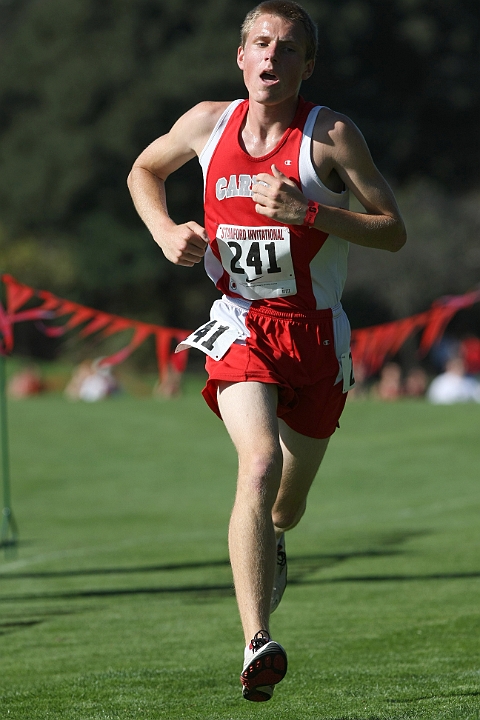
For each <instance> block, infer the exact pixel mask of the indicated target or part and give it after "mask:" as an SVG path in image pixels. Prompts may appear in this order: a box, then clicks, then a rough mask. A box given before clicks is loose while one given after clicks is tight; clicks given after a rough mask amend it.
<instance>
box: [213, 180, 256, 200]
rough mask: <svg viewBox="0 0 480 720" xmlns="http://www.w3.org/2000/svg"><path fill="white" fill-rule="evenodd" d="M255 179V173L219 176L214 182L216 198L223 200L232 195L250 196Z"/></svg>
mask: <svg viewBox="0 0 480 720" xmlns="http://www.w3.org/2000/svg"><path fill="white" fill-rule="evenodd" d="M256 181H257V177H256V175H230V178H229V179H228V180H227V178H226V177H221V178H219V179H218V180H217V182H216V184H215V194H216V196H217V200H225V198H232V197H251V196H252V185H255V183H256Z"/></svg>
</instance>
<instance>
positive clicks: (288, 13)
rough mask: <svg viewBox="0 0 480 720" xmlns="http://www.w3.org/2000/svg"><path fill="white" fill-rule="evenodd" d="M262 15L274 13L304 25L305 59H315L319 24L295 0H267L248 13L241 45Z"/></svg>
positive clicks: (243, 45) (243, 26)
mask: <svg viewBox="0 0 480 720" xmlns="http://www.w3.org/2000/svg"><path fill="white" fill-rule="evenodd" d="M261 15H274V16H276V17H281V18H284V19H285V20H288V21H289V22H292V23H294V24H295V25H299V26H301V27H303V30H304V33H305V60H307V61H308V60H315V56H316V54H317V46H318V31H317V26H316V25H315V23H314V22H313V20H312V18H311V17H310V15H309V14H308V13H307V11H306V10H304V9H303V8H302V7H301V6H300V5H298V4H297V3H296V2H293V0H265V1H264V2H261V3H260V4H259V5H257V6H256V7H254V8H253V10H250V12H249V13H247V15H246V17H245V20H244V21H243V24H242V29H241V45H242V47H243V48H244V47H245V42H246V40H247V37H248V35H249V33H250V31H251V29H252V27H253V26H254V24H255V22H256V21H257V20H258V18H259V17H260V16H261Z"/></svg>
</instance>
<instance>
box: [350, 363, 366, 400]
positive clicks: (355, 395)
mask: <svg viewBox="0 0 480 720" xmlns="http://www.w3.org/2000/svg"><path fill="white" fill-rule="evenodd" d="M353 374H354V376H355V385H354V387H353V388H352V389H351V390H349V391H348V399H349V400H362V399H364V398H366V397H368V389H367V386H366V380H367V372H366V369H365V365H364V364H363V363H362V362H356V363H354V366H353Z"/></svg>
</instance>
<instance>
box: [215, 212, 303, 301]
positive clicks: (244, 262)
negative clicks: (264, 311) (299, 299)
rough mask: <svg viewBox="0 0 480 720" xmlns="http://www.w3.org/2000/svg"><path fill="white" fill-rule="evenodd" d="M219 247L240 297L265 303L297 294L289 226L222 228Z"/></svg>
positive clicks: (231, 285)
mask: <svg viewBox="0 0 480 720" xmlns="http://www.w3.org/2000/svg"><path fill="white" fill-rule="evenodd" d="M217 244H218V249H219V251H220V257H221V259H222V265H223V267H224V268H225V270H226V271H227V273H228V274H229V276H230V290H232V291H233V292H234V293H236V294H237V295H241V296H242V297H244V298H246V299H247V300H262V299H265V298H273V297H282V296H286V295H295V294H296V292H297V286H296V282H295V273H294V270H293V262H292V255H291V251H290V230H289V228H288V227H285V226H284V225H275V226H256V227H245V226H243V225H219V226H218V230H217Z"/></svg>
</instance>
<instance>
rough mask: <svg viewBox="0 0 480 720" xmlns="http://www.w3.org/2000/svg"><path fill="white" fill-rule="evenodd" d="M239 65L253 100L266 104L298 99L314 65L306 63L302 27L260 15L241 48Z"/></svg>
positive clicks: (270, 16) (274, 16)
mask: <svg viewBox="0 0 480 720" xmlns="http://www.w3.org/2000/svg"><path fill="white" fill-rule="evenodd" d="M237 62H238V66H239V68H240V69H241V70H243V78H244V81H245V85H246V87H247V90H248V91H249V95H250V98H251V99H252V100H256V101H257V102H259V103H262V104H265V105H273V104H276V103H278V102H281V101H282V100H285V99H287V98H289V97H292V96H296V95H297V94H298V91H299V89H300V84H301V82H302V80H306V79H307V78H309V77H310V75H311V74H312V72H313V66H314V61H313V60H309V61H306V60H305V33H304V30H303V28H302V27H301V25H298V24H295V23H292V22H290V21H289V20H285V19H284V18H281V17H277V16H276V15H260V17H259V18H258V19H257V20H256V22H255V24H254V25H253V27H252V29H251V31H250V33H249V35H248V37H247V40H246V43H245V47H240V48H239V49H238V57H237Z"/></svg>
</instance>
